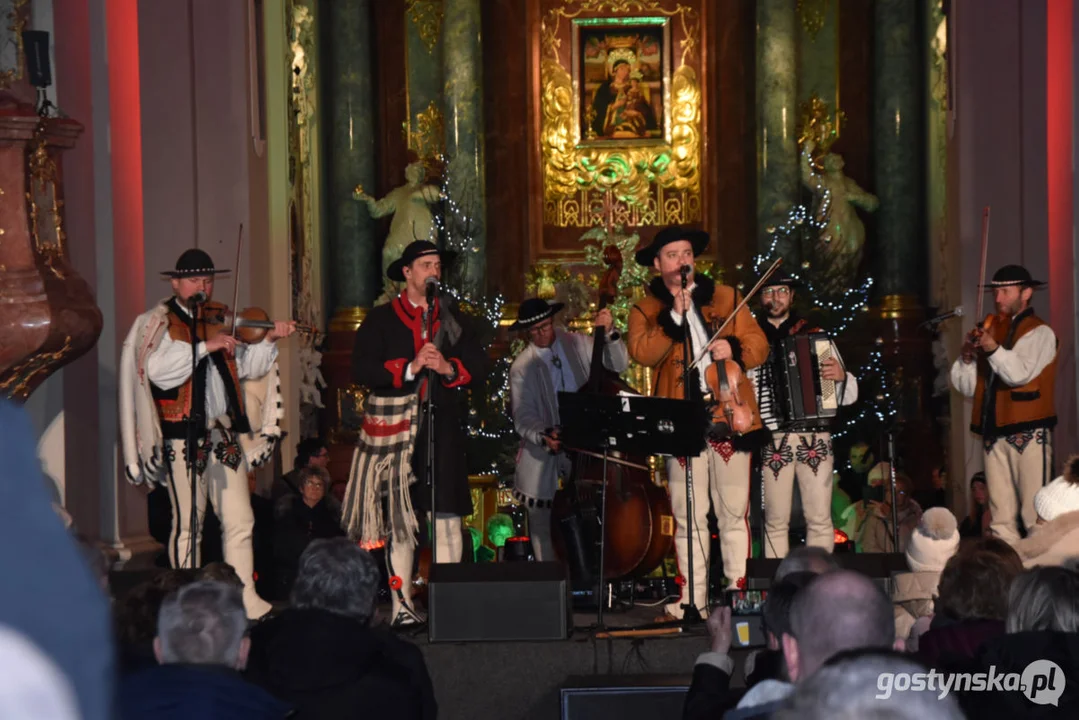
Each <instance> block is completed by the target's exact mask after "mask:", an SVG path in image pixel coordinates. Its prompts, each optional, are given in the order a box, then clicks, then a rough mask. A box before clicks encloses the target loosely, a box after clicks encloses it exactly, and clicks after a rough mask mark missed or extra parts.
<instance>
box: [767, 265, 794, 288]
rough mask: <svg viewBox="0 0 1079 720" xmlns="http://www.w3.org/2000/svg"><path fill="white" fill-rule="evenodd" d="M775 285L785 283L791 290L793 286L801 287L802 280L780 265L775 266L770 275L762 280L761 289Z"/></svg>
mask: <svg viewBox="0 0 1079 720" xmlns="http://www.w3.org/2000/svg"><path fill="white" fill-rule="evenodd" d="M776 285H785V286H786V287H789V288H791V289H792V290H793V289H794V288H800V287H802V281H801V280H799V279H798V278H796V277H794V276H793V275H791V274H790V273H789V272H787V269H786V268H784V267H783V266H782V265H781V266H780V267H778V268H776V271H775V272H774V273H772V277H770V278H768V279H767V280H766V281H765V282H764V285H763V286H762V287H761V289H764V288H766V287H775V286H776Z"/></svg>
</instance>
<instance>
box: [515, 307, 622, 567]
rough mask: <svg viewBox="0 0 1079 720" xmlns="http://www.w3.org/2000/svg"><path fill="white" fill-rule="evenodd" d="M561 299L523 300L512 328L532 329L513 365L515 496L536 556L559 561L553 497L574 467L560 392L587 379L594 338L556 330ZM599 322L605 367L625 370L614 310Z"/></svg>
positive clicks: (574, 388)
mask: <svg viewBox="0 0 1079 720" xmlns="http://www.w3.org/2000/svg"><path fill="white" fill-rule="evenodd" d="M562 308H563V304H562V303H558V302H556V303H552V304H548V303H547V301H546V300H543V299H541V298H531V299H529V300H525V301H524V302H523V303H521V309H520V311H519V312H518V313H517V321H516V322H514V323H513V325H511V326H510V330H523V331H526V332H527V333H528V339H529V343H528V347H526V348H525V349H524V350H522V351H521V354H520V355H518V356H517V358H516V359H515V360H514V361H513V365H512V366H511V367H510V401H511V403H512V407H513V427H514V429H515V430H516V431H517V434H518V435H520V436H521V448H520V450H519V451H518V452H517V470H516V473H515V475H514V495H515V496H516V497H517V499H518V500H519V501H520V502H521V503H523V504H524V505H525V507H527V508H528V528H529V533H530V534H531V536H532V540H533V549H534V552H535V554H536V560H538V561H541V562H542V561H549V560H555V559H556V558H555V555H554V549H553V547H552V545H551V501H552V500H553V499H554V495H555V491H556V490H558V477H559V475H562V476H565V475H566V474H567V473H568V472H569V470H570V468H569V465H570V463H569V461H568V460H567V458H566V456H565V454H564V453H563V452H562V447H561V442H560V440H559V439H558V437H557V428H558V426H559V424H560V421H559V417H558V393H560V392H576V391H577V390H579V389H580V388H582V387H583V386H584V385H585V383H586V382H587V381H588V379H589V378H588V374H589V370H590V368H589V364H590V363H591V359H592V352H593V348H594V344H595V341H594V339H593V338H592V337H589V336H588V335H583V334H581V333H574V332H566V331H564V330H557V329H555V326H554V316H555V315H556V314H557V313H558V312H559V311H560V310H561V309H562ZM595 325H596V327H598V328H603V329H604V331H605V332H604V338H605V345H604V347H603V366H604V367H605V368H607V369H608V370H613V371H614V372H617V373H621V372H623V371H624V370H625V369H626V367H628V366H629V356H628V355H627V354H626V344H625V343H624V342H623V341H622V339H621V338H620V337H619V335H618V333H611V327H612V325H613V320H612V318H611V311H610V310H607V309H603V310H600V311H599V312H598V313H597V314H596V320H595Z"/></svg>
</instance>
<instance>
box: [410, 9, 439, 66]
mask: <svg viewBox="0 0 1079 720" xmlns="http://www.w3.org/2000/svg"><path fill="white" fill-rule="evenodd" d="M405 12H406V13H408V19H409V20H411V21H412V24H413V25H415V26H416V31H417V32H418V33H419V35H420V40H423V45H424V47H426V48H427V52H428V53H433V52H434V51H435V45H437V44H438V36H439V34H440V33H441V32H442V3H441V2H440V1H439V0H407V2H406V4H405Z"/></svg>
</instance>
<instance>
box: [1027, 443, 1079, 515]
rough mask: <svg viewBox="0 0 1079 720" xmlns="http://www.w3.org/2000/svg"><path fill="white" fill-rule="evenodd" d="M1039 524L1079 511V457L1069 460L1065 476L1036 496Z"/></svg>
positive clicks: (1065, 468)
mask: <svg viewBox="0 0 1079 720" xmlns="http://www.w3.org/2000/svg"><path fill="white" fill-rule="evenodd" d="M1034 510H1035V511H1036V512H1037V513H1038V522H1039V523H1042V522H1052V521H1053V520H1055V519H1057V517H1059V516H1061V515H1066V514H1068V513H1073V512H1077V511H1079V455H1073V456H1072V457H1070V458H1068V462H1067V464H1066V465H1065V467H1064V474H1063V475H1061V476H1060V477H1058V478H1056V479H1055V480H1053V481H1052V482H1051V483H1049V484H1048V485H1046V486H1045V487H1043V488H1042V489H1041V490H1039V491H1038V492H1037V493H1035V494H1034Z"/></svg>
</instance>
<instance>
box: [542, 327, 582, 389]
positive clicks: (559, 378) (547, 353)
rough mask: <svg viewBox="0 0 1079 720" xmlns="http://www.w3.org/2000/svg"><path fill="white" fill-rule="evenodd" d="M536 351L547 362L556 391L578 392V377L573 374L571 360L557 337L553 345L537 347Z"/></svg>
mask: <svg viewBox="0 0 1079 720" xmlns="http://www.w3.org/2000/svg"><path fill="white" fill-rule="evenodd" d="M536 352H537V353H539V356H540V357H541V358H543V362H544V363H546V364H547V372H549V373H550V374H551V383H552V384H553V385H554V391H555V392H556V393H559V392H576V391H577V390H578V389H579V388H578V387H577V379H576V378H575V377H574V376H573V371H572V370H571V369H570V365H569V360H568V359H567V358H566V351H565V349H563V347H562V344H561V343H560V342H558V339H557V338H555V341H554V344H552V345H551V347H549V348H541V347H537V348H536Z"/></svg>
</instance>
